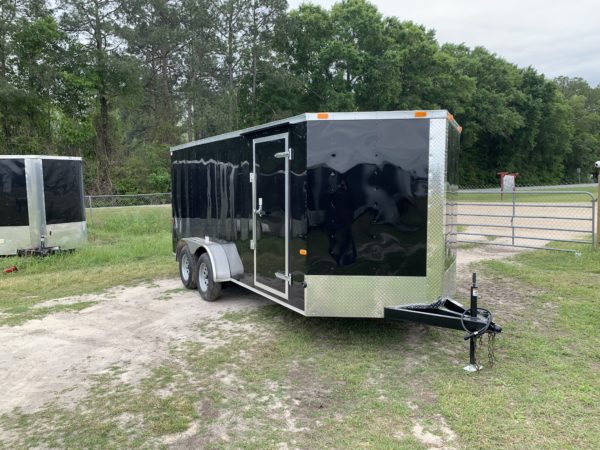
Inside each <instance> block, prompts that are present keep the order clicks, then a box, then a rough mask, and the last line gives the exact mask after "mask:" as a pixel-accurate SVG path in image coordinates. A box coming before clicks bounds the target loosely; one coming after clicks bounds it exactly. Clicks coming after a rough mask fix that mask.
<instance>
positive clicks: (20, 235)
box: [0, 155, 87, 256]
mask: <svg viewBox="0 0 600 450" xmlns="http://www.w3.org/2000/svg"><path fill="white" fill-rule="evenodd" d="M86 240H87V227H86V220H85V209H84V204H83V169H82V160H81V158H78V157H66V156H36V155H11V156H8V155H0V256H8V255H16V254H18V255H47V254H49V253H54V252H58V251H61V250H73V249H75V248H78V247H81V246H82V245H84V244H85V242H86Z"/></svg>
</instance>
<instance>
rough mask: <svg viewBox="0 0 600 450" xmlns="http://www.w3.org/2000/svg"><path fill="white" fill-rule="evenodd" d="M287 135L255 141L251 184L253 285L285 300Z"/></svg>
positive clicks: (287, 186)
mask: <svg viewBox="0 0 600 450" xmlns="http://www.w3.org/2000/svg"><path fill="white" fill-rule="evenodd" d="M288 141H289V135H288V133H280V134H276V135H272V136H267V137H262V138H258V139H254V140H253V141H252V148H253V155H254V162H253V179H254V183H253V184H252V190H253V195H252V203H253V211H254V212H253V227H252V229H253V244H254V284H255V285H256V286H258V287H260V288H262V289H264V290H266V291H268V292H271V293H273V294H276V295H278V296H280V297H283V298H284V299H286V300H287V299H288V294H289V280H290V277H289V160H290V157H291V153H290V151H289V145H288Z"/></svg>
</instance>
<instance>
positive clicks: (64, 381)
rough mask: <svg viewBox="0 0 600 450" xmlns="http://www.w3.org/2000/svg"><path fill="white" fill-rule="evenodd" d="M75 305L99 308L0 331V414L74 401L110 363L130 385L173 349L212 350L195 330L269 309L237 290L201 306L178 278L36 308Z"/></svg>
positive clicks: (258, 299) (210, 341) (211, 341)
mask: <svg viewBox="0 0 600 450" xmlns="http://www.w3.org/2000/svg"><path fill="white" fill-rule="evenodd" d="M79 301H95V302H97V304H95V305H93V306H91V307H89V308H87V309H84V310H83V311H81V312H79V313H77V314H73V313H59V314H54V315H51V316H48V317H45V318H44V319H42V320H32V321H29V322H27V323H26V324H24V325H22V326H15V327H2V328H0V342H1V343H2V347H3V349H4V351H2V352H1V353H0V380H2V382H1V383H0V398H1V399H2V401H1V402H0V415H1V414H2V413H6V412H9V411H11V410H12V409H13V408H16V407H19V408H21V409H23V410H24V411H26V412H29V411H32V410H35V409H37V408H39V407H41V406H42V405H44V404H45V403H46V402H48V401H51V400H54V399H60V401H61V402H63V403H64V402H67V403H69V402H75V401H76V400H77V399H78V398H80V397H81V396H82V395H83V394H85V392H86V390H87V387H88V382H89V377H90V376H91V375H94V374H99V373H102V372H103V371H106V370H108V369H109V368H110V367H112V366H114V365H115V364H122V363H124V364H126V367H127V371H126V372H124V373H123V378H124V379H123V381H128V382H136V381H137V380H139V379H141V378H142V377H144V376H145V375H147V373H148V371H149V369H151V368H152V367H154V366H155V365H156V364H158V363H159V362H160V361H161V360H163V359H165V358H166V357H167V356H168V352H169V347H170V345H172V344H173V343H176V342H178V341H197V342H201V341H203V340H205V341H207V343H208V344H210V345H218V344H219V339H220V338H217V337H215V336H210V335H208V336H207V335H203V334H200V333H198V323H200V322H205V321H211V320H214V319H216V318H217V317H219V316H221V315H222V314H224V313H226V312H230V311H241V310H244V309H249V308H257V307H259V306H261V305H264V304H267V303H268V301H265V300H263V299H262V298H261V297H260V296H258V295H255V294H253V293H250V292H247V291H245V290H242V289H238V288H235V287H233V288H231V289H230V290H229V292H227V291H224V295H223V298H221V299H219V301H218V302H214V303H208V302H203V301H201V300H200V297H199V295H198V293H197V292H196V291H189V290H187V289H182V286H181V282H180V281H179V279H169V280H157V281H156V282H154V283H152V284H143V285H140V286H135V287H126V288H125V287H115V288H113V289H111V290H109V291H107V292H106V293H103V294H100V295H85V296H80V297H72V298H64V299H58V300H52V301H50V302H45V303H41V304H40V305H39V307H44V306H49V305H54V304H57V303H63V304H64V303H69V302H79Z"/></svg>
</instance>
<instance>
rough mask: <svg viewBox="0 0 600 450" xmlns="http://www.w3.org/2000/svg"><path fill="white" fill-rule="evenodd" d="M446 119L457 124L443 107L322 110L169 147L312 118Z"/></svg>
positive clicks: (213, 139) (194, 143)
mask: <svg viewBox="0 0 600 450" xmlns="http://www.w3.org/2000/svg"><path fill="white" fill-rule="evenodd" d="M421 118H427V119H448V120H450V121H451V122H452V124H453V125H454V126H455V127H458V124H457V123H456V121H455V120H454V117H453V116H452V115H451V114H450V113H449V112H448V111H447V110H445V109H441V110H427V111H364V112H322V113H304V114H299V115H297V116H293V117H289V118H287V119H281V120H276V121H273V122H269V123H265V124H262V125H257V126H254V127H249V128H244V129H241V130H237V131H232V132H229V133H224V134H219V135H217V136H212V137H208V138H204V139H200V140H197V141H192V142H187V143H185V144H180V145H176V146H174V147H171V152H174V151H177V150H183V149H185V148H188V147H195V146H197V145H201V144H208V143H209V142H216V141H222V140H224V139H231V138H234V137H238V136H242V135H244V134H249V133H253V132H257V131H261V130H265V129H268V128H274V127H277V126H280V125H286V124H294V123H299V122H307V121H313V120H385V119H421Z"/></svg>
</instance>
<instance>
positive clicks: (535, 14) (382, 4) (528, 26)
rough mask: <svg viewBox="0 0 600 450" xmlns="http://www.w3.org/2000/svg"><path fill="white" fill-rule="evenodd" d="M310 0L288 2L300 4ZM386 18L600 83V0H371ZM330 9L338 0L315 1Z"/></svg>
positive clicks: (548, 73) (444, 39)
mask: <svg viewBox="0 0 600 450" xmlns="http://www.w3.org/2000/svg"><path fill="white" fill-rule="evenodd" d="M303 2H305V0H288V4H289V6H290V8H296V7H297V6H298V5H300V4H301V3H303ZM370 2H371V3H372V4H374V5H376V6H377V8H378V9H379V11H380V12H381V13H382V14H384V15H385V16H396V17H398V18H399V19H400V20H412V21H413V22H416V23H418V24H421V25H424V26H425V27H426V28H428V29H434V30H435V31H436V36H437V39H438V41H439V42H440V43H445V42H453V43H457V44H459V43H465V44H466V45H468V46H469V47H475V46H478V45H481V46H484V47H486V48H487V49H488V50H490V51H492V52H494V53H496V54H497V55H498V56H501V57H503V58H504V59H506V60H508V61H510V62H512V63H515V64H517V65H518V66H521V67H527V66H533V67H534V68H535V69H537V70H538V71H539V72H541V73H543V74H545V75H546V76H547V77H549V78H555V77H557V76H559V75H566V76H569V77H581V78H584V79H586V80H587V81H588V82H589V83H590V84H591V85H592V86H594V87H595V86H598V85H600V0H570V1H565V0H561V1H558V0H544V1H541V0H502V1H499V0H479V1H477V0H370ZM311 3H314V4H318V5H321V6H323V7H325V8H329V7H330V6H331V5H333V4H334V3H335V1H334V0H312V1H311Z"/></svg>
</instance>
